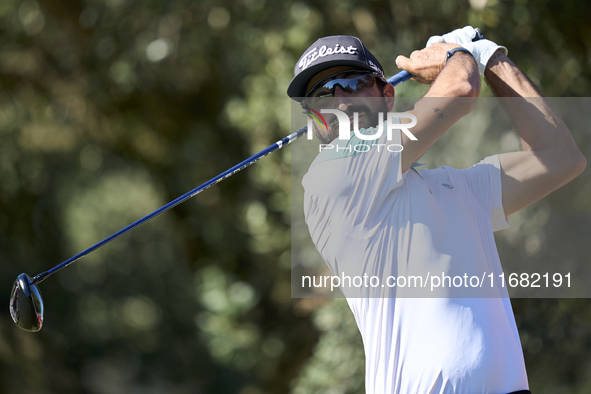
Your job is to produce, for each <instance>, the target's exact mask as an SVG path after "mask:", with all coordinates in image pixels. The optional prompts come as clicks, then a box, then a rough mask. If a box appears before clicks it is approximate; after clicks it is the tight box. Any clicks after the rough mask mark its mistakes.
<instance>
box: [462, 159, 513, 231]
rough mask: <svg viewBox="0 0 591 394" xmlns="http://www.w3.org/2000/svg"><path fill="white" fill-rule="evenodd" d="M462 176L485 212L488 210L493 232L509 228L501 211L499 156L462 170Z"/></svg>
mask: <svg viewBox="0 0 591 394" xmlns="http://www.w3.org/2000/svg"><path fill="white" fill-rule="evenodd" d="M462 174H463V176H464V178H465V180H466V182H467V183H468V186H469V188H470V191H471V192H472V194H473V195H474V197H475V198H476V200H477V201H479V203H480V204H481V205H482V207H483V208H484V209H485V210H487V211H489V210H490V214H491V225H492V229H493V231H499V230H502V229H505V228H507V227H509V223H507V218H506V216H505V211H504V210H503V190H502V185H501V162H500V160H499V156H498V155H492V156H488V157H486V158H484V159H483V160H481V161H480V162H479V163H477V164H475V165H473V166H472V167H470V168H468V169H465V170H462Z"/></svg>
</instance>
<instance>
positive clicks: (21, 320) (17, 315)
mask: <svg viewBox="0 0 591 394" xmlns="http://www.w3.org/2000/svg"><path fill="white" fill-rule="evenodd" d="M10 316H12V320H13V321H14V322H15V323H16V325H17V326H19V327H20V328H22V329H23V330H26V331H31V332H35V331H39V330H40V329H41V326H42V325H43V299H42V298H41V292H39V289H38V288H37V286H36V285H34V284H32V279H31V277H30V276H29V275H27V274H20V275H19V276H18V277H17V278H16V280H15V281H14V285H13V286H12V292H11V293H10Z"/></svg>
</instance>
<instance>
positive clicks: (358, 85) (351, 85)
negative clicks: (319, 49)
mask: <svg viewBox="0 0 591 394" xmlns="http://www.w3.org/2000/svg"><path fill="white" fill-rule="evenodd" d="M346 74H350V75H346ZM360 74H361V75H360ZM339 77H340V78H339ZM376 78H380V79H381V80H382V81H384V82H386V79H385V78H384V77H383V76H382V75H381V74H379V73H374V72H371V73H369V72H366V73H363V72H361V73H360V71H356V70H351V71H345V72H340V73H337V74H334V75H331V76H329V77H326V78H324V79H323V80H321V81H319V82H317V83H316V84H315V85H314V86H312V88H311V89H310V90H309V91H308V93H307V94H306V97H305V98H304V99H303V100H302V103H301V104H302V107H304V108H310V107H320V106H322V104H326V103H328V102H329V101H330V100H331V99H332V98H333V97H334V90H335V88H336V87H337V86H339V87H340V88H341V89H343V90H344V91H345V92H347V93H355V92H358V91H360V90H361V89H365V88H371V87H373V86H374V85H375V81H376V80H375V79H376Z"/></svg>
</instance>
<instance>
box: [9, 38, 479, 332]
mask: <svg viewBox="0 0 591 394" xmlns="http://www.w3.org/2000/svg"><path fill="white" fill-rule="evenodd" d="M476 30H477V35H476V37H475V38H474V40H473V41H476V40H479V39H482V38H483V36H482V33H481V32H480V30H479V29H476ZM412 77H413V76H412V75H411V74H410V73H409V72H407V71H401V72H399V73H398V74H396V75H394V76H393V77H391V78H389V79H388V83H390V84H392V85H397V84H399V83H401V82H404V81H407V80H409V79H410V78H412ZM306 131H307V127H303V128H301V129H299V130H298V131H296V132H294V133H291V134H290V135H288V136H287V137H285V138H283V139H281V140H279V141H277V142H276V143H274V144H273V145H271V146H269V147H267V148H266V149H263V150H262V151H260V152H259V153H257V154H255V155H253V156H251V157H250V158H248V159H246V160H244V161H242V162H241V163H239V164H237V165H235V166H234V167H232V168H230V169H228V170H226V171H224V172H223V173H221V174H219V175H218V176H216V177H214V178H212V179H210V180H209V181H207V182H205V183H204V184H202V185H201V186H198V187H196V188H195V189H193V190H191V191H189V192H187V193H185V194H183V195H182V196H180V197H178V198H177V199H175V200H173V201H171V202H169V203H168V204H166V205H164V206H162V207H161V208H159V209H157V210H155V211H154V212H152V213H150V214H148V215H146V216H144V217H143V218H141V219H139V220H137V221H136V222H134V223H132V224H130V225H129V226H127V227H125V228H123V229H121V230H119V231H117V232H116V233H114V234H112V235H110V236H109V237H107V238H105V239H103V240H102V241H100V242H98V243H97V244H95V245H93V246H91V247H90V248H88V249H86V250H84V251H82V252H80V253H78V254H77V255H75V256H73V257H71V258H70V259H68V260H66V261H64V262H63V263H61V264H59V265H57V266H55V267H53V268H52V269H50V270H48V271H45V272H42V273H40V274H38V275H36V276H35V277H33V278H31V277H30V276H29V275H27V274H25V273H22V274H20V275H19V276H18V277H17V278H16V280H15V282H14V284H13V286H12V291H11V294H10V316H11V317H12V320H13V321H14V322H15V323H16V325H17V326H19V327H20V328H22V329H23V330H26V331H31V332H36V331H39V330H40V329H41V327H42V326H43V312H44V305H43V299H42V297H41V292H40V291H39V288H38V287H37V285H38V284H39V283H41V282H42V281H43V280H45V279H46V278H47V277H48V276H50V275H52V274H54V273H56V272H57V271H59V270H61V269H63V268H66V267H67V266H68V265H70V264H72V263H74V262H75V261H77V260H79V259H80V258H82V257H84V256H86V255H87V254H89V253H91V252H92V251H94V250H96V249H98V248H100V247H101V246H103V245H105V244H107V243H109V242H111V241H112V240H114V239H115V238H118V237H119V236H121V235H123V234H125V233H126V232H128V231H130V230H132V229H133V228H135V227H137V226H139V225H140V224H142V223H145V222H147V221H148V220H150V219H152V218H154V217H156V216H158V215H160V214H161V213H163V212H166V211H168V210H169V209H171V208H173V207H175V206H176V205H178V204H180V203H182V202H184V201H186V200H188V199H190V198H191V197H194V196H196V195H197V194H199V193H201V192H202V191H204V190H206V189H208V188H210V187H211V186H213V185H215V184H217V183H218V182H221V181H223V180H224V179H226V178H228V177H230V176H232V175H234V174H235V173H237V172H238V171H241V170H243V169H245V168H246V167H248V166H250V165H252V164H254V163H256V162H257V161H259V160H260V159H262V158H263V157H265V156H267V155H269V154H271V153H273V152H275V151H276V150H279V149H281V148H283V147H284V146H287V145H289V144H291V143H292V142H293V141H295V140H296V139H298V138H300V137H301V136H303V135H304V134H306Z"/></svg>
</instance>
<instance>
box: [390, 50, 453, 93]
mask: <svg viewBox="0 0 591 394" xmlns="http://www.w3.org/2000/svg"><path fill="white" fill-rule="evenodd" d="M458 46H459V45H456V44H446V43H439V44H434V45H431V46H429V47H427V48H425V49H422V50H420V51H414V52H413V53H411V54H410V58H408V57H406V56H398V57H397V58H396V65H397V66H398V68H401V69H403V70H406V71H408V72H409V73H411V74H412V75H414V78H412V79H413V80H415V81H418V82H421V83H424V84H427V85H430V84H431V83H432V82H433V81H434V80H435V78H437V76H438V75H439V73H440V72H441V70H443V66H445V63H446V60H447V52H448V51H450V50H452V49H454V48H457V47H458Z"/></svg>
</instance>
